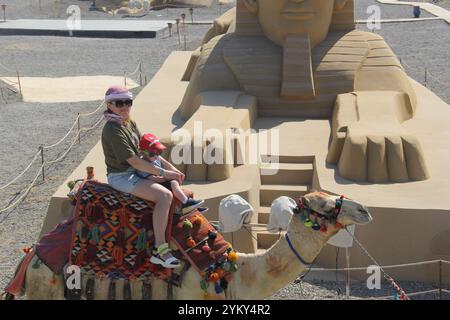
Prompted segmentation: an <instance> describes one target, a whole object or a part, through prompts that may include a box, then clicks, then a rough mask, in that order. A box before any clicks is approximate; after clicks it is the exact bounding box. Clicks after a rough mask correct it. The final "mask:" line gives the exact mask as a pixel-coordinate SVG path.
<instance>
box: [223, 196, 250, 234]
mask: <svg viewBox="0 0 450 320" xmlns="http://www.w3.org/2000/svg"><path fill="white" fill-rule="evenodd" d="M253 211H254V210H253V207H252V206H251V205H250V204H249V203H248V202H247V201H245V199H243V198H242V197H241V196H239V195H237V194H232V195H229V196H227V197H225V198H223V199H222V200H221V201H220V205H219V225H220V229H221V230H222V231H223V232H235V231H237V230H239V229H240V228H241V227H242V225H243V224H244V223H250V221H251V218H252V216H253Z"/></svg>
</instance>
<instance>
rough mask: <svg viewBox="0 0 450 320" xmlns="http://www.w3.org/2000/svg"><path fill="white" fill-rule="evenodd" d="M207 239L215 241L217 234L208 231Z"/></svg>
mask: <svg viewBox="0 0 450 320" xmlns="http://www.w3.org/2000/svg"><path fill="white" fill-rule="evenodd" d="M208 238H209V239H210V240H215V239H216V238H217V233H215V232H214V231H212V230H209V231H208Z"/></svg>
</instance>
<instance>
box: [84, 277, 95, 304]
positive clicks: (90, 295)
mask: <svg viewBox="0 0 450 320" xmlns="http://www.w3.org/2000/svg"><path fill="white" fill-rule="evenodd" d="M94 284H95V282H94V279H88V280H87V283H86V300H94Z"/></svg>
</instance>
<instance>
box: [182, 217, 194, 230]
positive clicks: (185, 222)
mask: <svg viewBox="0 0 450 320" xmlns="http://www.w3.org/2000/svg"><path fill="white" fill-rule="evenodd" d="M183 227H185V228H188V229H192V228H193V225H192V222H190V221H189V220H188V219H184V221H183Z"/></svg>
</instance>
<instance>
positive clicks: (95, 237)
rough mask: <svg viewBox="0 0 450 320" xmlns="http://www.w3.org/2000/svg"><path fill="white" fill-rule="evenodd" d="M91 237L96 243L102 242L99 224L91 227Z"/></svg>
mask: <svg viewBox="0 0 450 320" xmlns="http://www.w3.org/2000/svg"><path fill="white" fill-rule="evenodd" d="M91 239H92V240H94V243H95V244H96V245H97V244H98V243H99V242H100V232H99V229H98V225H97V224H95V225H93V226H92V227H91Z"/></svg>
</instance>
